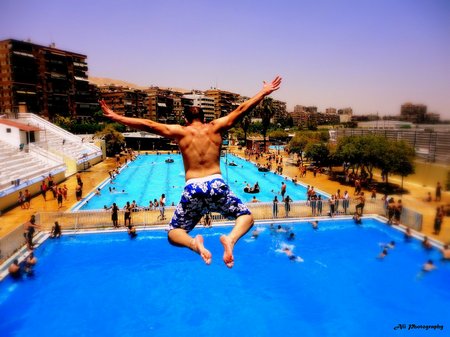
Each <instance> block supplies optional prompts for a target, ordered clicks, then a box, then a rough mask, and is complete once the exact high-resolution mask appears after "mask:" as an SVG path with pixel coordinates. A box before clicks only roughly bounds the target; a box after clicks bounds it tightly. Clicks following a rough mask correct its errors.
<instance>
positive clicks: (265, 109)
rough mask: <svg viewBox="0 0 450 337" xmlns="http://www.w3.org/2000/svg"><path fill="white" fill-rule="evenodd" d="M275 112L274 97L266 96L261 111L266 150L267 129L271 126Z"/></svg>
mask: <svg viewBox="0 0 450 337" xmlns="http://www.w3.org/2000/svg"><path fill="white" fill-rule="evenodd" d="M274 114H275V109H274V108H273V99H272V98H271V97H266V98H264V100H263V101H262V111H261V119H262V134H263V139H264V143H263V146H264V151H265V150H266V136H267V130H268V129H269V126H270V120H271V119H272V117H273V115H274Z"/></svg>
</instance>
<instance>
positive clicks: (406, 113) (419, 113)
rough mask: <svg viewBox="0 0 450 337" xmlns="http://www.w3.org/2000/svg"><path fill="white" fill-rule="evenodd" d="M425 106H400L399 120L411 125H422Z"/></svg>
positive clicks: (424, 116)
mask: <svg viewBox="0 0 450 337" xmlns="http://www.w3.org/2000/svg"><path fill="white" fill-rule="evenodd" d="M426 114H427V106H426V105H424V104H412V103H405V104H402V106H401V108H400V120H402V121H406V122H411V123H423V122H425V121H426Z"/></svg>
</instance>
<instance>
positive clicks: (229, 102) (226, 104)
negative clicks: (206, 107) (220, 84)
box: [205, 89, 240, 118]
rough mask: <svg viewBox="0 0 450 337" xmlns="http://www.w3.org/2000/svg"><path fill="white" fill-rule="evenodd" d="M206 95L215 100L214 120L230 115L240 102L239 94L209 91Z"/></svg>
mask: <svg viewBox="0 0 450 337" xmlns="http://www.w3.org/2000/svg"><path fill="white" fill-rule="evenodd" d="M205 95H206V96H209V97H212V98H214V118H219V117H222V116H226V115H228V114H229V113H230V112H231V111H233V110H234V109H235V108H236V106H237V102H238V101H239V97H240V95H239V94H235V93H232V92H229V91H224V90H220V89H208V90H206V91H205Z"/></svg>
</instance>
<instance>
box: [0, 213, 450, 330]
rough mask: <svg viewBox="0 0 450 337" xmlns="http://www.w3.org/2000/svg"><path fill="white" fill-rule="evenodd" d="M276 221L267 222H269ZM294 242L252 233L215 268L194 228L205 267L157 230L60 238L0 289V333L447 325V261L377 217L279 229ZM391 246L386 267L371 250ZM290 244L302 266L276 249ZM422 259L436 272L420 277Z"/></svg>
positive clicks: (214, 243)
mask: <svg viewBox="0 0 450 337" xmlns="http://www.w3.org/2000/svg"><path fill="white" fill-rule="evenodd" d="M277 225H278V224H276V226H277ZM282 225H283V227H285V226H289V227H291V228H292V230H293V231H294V232H295V234H296V239H295V240H294V241H287V239H286V234H285V233H274V232H272V231H270V230H269V227H268V225H261V224H260V225H258V226H257V227H258V228H260V230H261V234H260V236H259V237H258V238H257V239H256V240H255V239H251V238H250V234H248V235H246V236H245V237H243V238H242V239H241V241H240V242H239V243H238V244H237V246H236V249H235V266H234V268H233V269H228V268H227V267H226V266H225V265H224V264H223V262H222V260H221V256H222V252H223V250H222V246H221V245H220V243H219V236H220V235H221V234H222V233H227V232H229V230H230V228H229V227H217V228H213V229H204V228H199V229H195V230H194V231H193V234H197V233H202V234H203V235H204V237H205V244H206V246H207V247H208V248H209V249H210V250H211V252H212V254H213V262H212V264H211V265H210V266H206V265H204V263H203V261H202V260H201V259H200V257H199V256H198V255H197V254H195V253H192V252H191V251H189V250H188V249H182V248H175V247H173V246H170V245H169V244H168V243H167V240H166V233H165V232H164V231H162V230H156V231H146V232H144V231H141V232H139V236H138V237H137V238H136V239H134V240H131V239H129V238H128V236H127V234H126V233H123V232H117V233H109V234H85V235H65V236H63V237H62V238H61V239H60V240H57V239H55V240H48V241H46V242H45V243H44V244H43V245H42V246H40V247H39V248H38V249H37V250H36V255H37V257H38V259H39V262H38V265H37V266H36V270H35V276H34V277H33V278H28V277H24V278H23V280H21V281H13V280H11V279H9V278H8V279H6V280H5V281H3V282H2V283H1V284H0V318H1V319H0V336H2V337H10V336H15V337H29V336H47V337H51V336H58V337H59V336H65V337H70V336H85V337H91V336H92V337H94V336H95V337H97V336H111V337H113V336H121V337H122V336H133V337H140V336H258V337H265V336H267V337H269V336H271V337H272V336H346V337H351V336H358V337H360V336H368V337H371V336H376V337H379V336H391V335H392V336H394V335H395V336H397V335H403V334H405V333H406V334H407V335H408V336H424V335H426V336H429V335H436V334H438V335H440V336H443V335H445V334H446V333H445V332H443V331H423V330H411V331H398V330H394V328H395V327H396V326H398V325H399V324H406V326H408V325H409V324H416V325H435V324H440V325H443V326H444V331H445V330H447V329H449V323H450V317H449V316H448V303H450V291H449V284H448V280H449V279H450V263H444V262H442V261H440V260H439V257H440V256H439V253H438V252H437V251H436V250H432V251H430V252H426V251H424V250H423V249H422V248H421V246H420V243H419V242H416V241H413V242H409V243H405V242H403V239H402V235H401V233H399V232H397V231H395V230H393V229H392V228H389V227H387V226H385V225H383V224H381V223H379V222H378V221H376V220H373V219H364V224H363V226H362V227H357V226H355V225H354V224H353V223H352V221H351V220H344V219H341V220H335V221H331V220H330V221H327V220H323V221H320V223H319V230H317V231H314V230H312V229H311V226H310V225H309V224H308V223H307V222H306V223H297V224H292V223H285V224H282ZM391 240H395V241H396V243H397V244H396V247H395V249H393V250H391V251H390V252H389V255H388V256H387V257H386V258H385V259H384V260H378V259H376V256H377V255H378V254H379V253H380V251H381V247H380V243H386V242H389V241H391ZM284 245H290V247H291V248H292V249H293V252H294V253H295V254H296V255H298V256H301V258H302V259H303V262H293V261H290V260H289V259H288V258H287V256H286V255H285V254H283V253H282V252H281V248H282V247H283V246H284ZM429 258H432V259H433V260H434V261H435V263H436V265H437V267H438V269H437V270H435V271H433V272H430V273H428V274H426V275H422V274H421V273H420V269H421V265H422V264H423V262H425V261H426V260H427V259H429Z"/></svg>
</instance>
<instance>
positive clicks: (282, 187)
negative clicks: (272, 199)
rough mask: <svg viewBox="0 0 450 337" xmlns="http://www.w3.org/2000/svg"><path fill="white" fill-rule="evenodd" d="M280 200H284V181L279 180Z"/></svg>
mask: <svg viewBox="0 0 450 337" xmlns="http://www.w3.org/2000/svg"><path fill="white" fill-rule="evenodd" d="M280 194H281V201H284V195H285V194H286V184H285V183H284V181H282V182H281V191H280Z"/></svg>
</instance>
